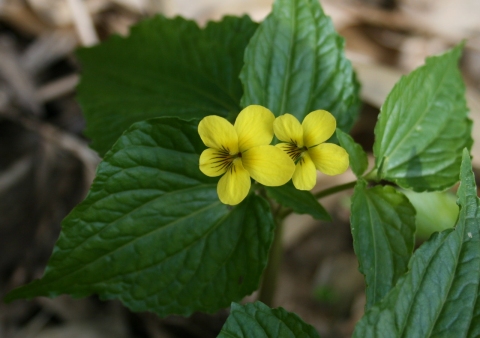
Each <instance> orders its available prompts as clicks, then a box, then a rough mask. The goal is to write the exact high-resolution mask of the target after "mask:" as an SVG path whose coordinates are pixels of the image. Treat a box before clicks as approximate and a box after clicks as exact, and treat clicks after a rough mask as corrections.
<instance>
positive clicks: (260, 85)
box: [240, 0, 360, 131]
mask: <svg viewBox="0 0 480 338" xmlns="http://www.w3.org/2000/svg"><path fill="white" fill-rule="evenodd" d="M343 46H344V41H343V38H341V37H340V36H339V35H338V34H337V33H336V32H335V29H334V27H333V24H332V21H331V20H330V18H329V17H328V16H326V15H325V13H324V12H323V9H322V8H321V6H320V3H319V2H318V0H276V1H275V3H274V5H273V10H272V13H271V14H270V15H269V16H268V17H267V18H266V19H265V21H264V22H263V23H262V24H260V27H259V28H258V30H257V31H256V33H255V35H254V36H253V38H252V39H251V40H250V43H249V44H248V47H247V49H246V51H245V66H244V68H243V69H242V72H241V74H240V79H241V80H242V83H243V88H244V91H245V94H244V96H243V98H242V105H243V106H247V105H250V104H260V105H263V106H265V107H267V108H269V109H270V110H271V111H272V112H273V113H274V114H275V115H277V116H279V115H282V114H285V113H289V114H292V115H295V116H296V117H297V119H298V120H299V121H302V120H303V118H304V117H305V115H307V114H308V113H310V112H311V111H314V110H317V109H325V110H328V111H330V112H331V113H332V114H333V115H334V116H335V117H336V119H337V126H338V127H339V128H340V129H343V130H346V131H348V130H349V129H350V128H351V127H352V125H353V123H354V122H355V120H356V118H357V116H358V111H359V108H360V99H359V94H358V92H359V85H358V82H357V80H356V78H355V74H354V72H353V69H352V65H351V63H350V61H348V60H347V59H346V58H345V54H344V47H343Z"/></svg>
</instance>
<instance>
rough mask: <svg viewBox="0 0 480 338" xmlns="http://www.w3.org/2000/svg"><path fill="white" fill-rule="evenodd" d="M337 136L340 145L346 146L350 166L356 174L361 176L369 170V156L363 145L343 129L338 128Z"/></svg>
mask: <svg viewBox="0 0 480 338" xmlns="http://www.w3.org/2000/svg"><path fill="white" fill-rule="evenodd" d="M336 134H337V138H338V142H339V143H340V145H341V146H342V147H343V148H345V150H346V151H347V153H348V156H349V157H350V167H351V168H352V171H353V173H354V174H355V176H357V177H360V176H362V174H363V173H364V172H365V170H367V167H368V158H367V154H366V153H365V151H364V150H363V148H362V146H361V145H359V144H358V143H356V142H355V141H354V140H353V138H352V137H351V136H350V135H348V134H347V133H345V132H343V131H342V130H341V129H337V133H336Z"/></svg>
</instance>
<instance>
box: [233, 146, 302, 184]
mask: <svg viewBox="0 0 480 338" xmlns="http://www.w3.org/2000/svg"><path fill="white" fill-rule="evenodd" d="M242 163H243V166H244V167H245V169H247V171H248V172H249V173H250V176H252V178H253V179H254V180H256V181H257V182H259V183H261V184H263V185H267V186H272V187H275V186H278V185H282V184H285V183H287V182H288V181H289V180H290V178H292V175H293V172H294V171H295V164H294V163H293V161H292V160H291V159H290V157H288V155H287V154H286V153H285V152H284V151H283V150H281V149H279V148H277V147H274V146H258V147H254V148H251V149H249V150H248V151H246V152H245V153H242Z"/></svg>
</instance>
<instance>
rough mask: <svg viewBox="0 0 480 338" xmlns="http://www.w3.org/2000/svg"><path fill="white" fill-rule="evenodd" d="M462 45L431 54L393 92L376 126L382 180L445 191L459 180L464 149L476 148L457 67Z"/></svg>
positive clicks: (376, 159)
mask: <svg viewBox="0 0 480 338" xmlns="http://www.w3.org/2000/svg"><path fill="white" fill-rule="evenodd" d="M462 47H463V44H460V45H459V46H457V47H455V48H454V49H452V50H450V51H449V52H447V53H445V54H443V55H441V56H435V57H430V58H427V60H426V64H425V65H424V66H422V67H420V68H418V69H416V70H415V71H413V72H412V73H411V74H410V75H408V76H405V77H403V78H402V79H401V80H400V81H399V82H398V83H397V84H396V85H395V87H394V88H393V90H392V91H391V92H390V94H389V95H388V97H387V99H386V101H385V104H384V105H383V106H382V109H381V113H380V116H379V119H378V123H377V126H376V127H375V135H376V139H375V144H374V147H373V152H374V154H375V162H376V167H377V169H378V176H379V178H381V179H386V180H389V181H392V182H395V183H397V184H398V185H399V186H401V187H402V188H407V189H408V188H412V189H413V190H415V191H433V190H443V189H445V188H448V187H450V186H452V185H453V184H455V183H456V182H457V180H458V169H459V168H460V162H461V159H462V149H463V148H465V147H467V148H468V149H470V148H471V146H472V137H471V127H472V124H471V121H470V120H469V119H468V118H467V114H468V108H467V105H466V102H465V85H464V83H463V81H462V75H461V73H460V71H459V69H458V66H457V63H458V59H459V58H460V55H461V51H462Z"/></svg>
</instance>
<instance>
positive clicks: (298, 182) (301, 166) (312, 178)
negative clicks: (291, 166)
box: [292, 152, 317, 190]
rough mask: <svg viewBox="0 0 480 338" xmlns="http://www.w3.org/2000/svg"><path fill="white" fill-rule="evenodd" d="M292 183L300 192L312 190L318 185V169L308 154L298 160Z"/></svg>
mask: <svg viewBox="0 0 480 338" xmlns="http://www.w3.org/2000/svg"><path fill="white" fill-rule="evenodd" d="M292 181H293V185H294V186H295V188H297V189H298V190H312V189H313V187H314V186H315V183H317V169H316V168H315V164H314V163H313V161H312V159H311V158H310V156H309V155H308V153H307V152H305V153H303V155H302V158H301V159H300V160H298V162H297V165H296V166H295V172H294V173H293V177H292Z"/></svg>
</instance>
